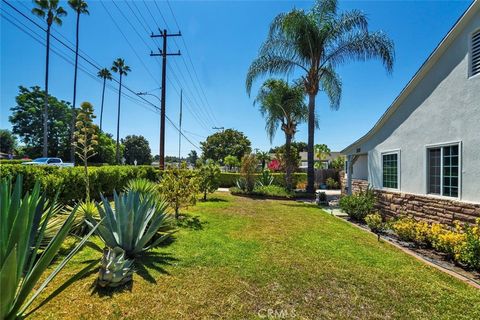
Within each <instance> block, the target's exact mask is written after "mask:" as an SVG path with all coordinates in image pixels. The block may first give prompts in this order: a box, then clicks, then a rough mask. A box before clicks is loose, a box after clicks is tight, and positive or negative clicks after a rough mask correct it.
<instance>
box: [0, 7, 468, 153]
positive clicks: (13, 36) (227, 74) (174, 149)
mask: <svg viewBox="0 0 480 320" xmlns="http://www.w3.org/2000/svg"><path fill="white" fill-rule="evenodd" d="M88 2H89V9H90V15H89V16H82V17H81V22H80V24H81V31H80V48H81V50H82V51H83V52H85V53H86V54H88V56H90V57H91V58H93V59H94V60H95V61H96V62H97V63H99V64H101V65H102V66H105V67H109V66H111V63H112V61H113V60H114V59H115V58H117V57H122V58H124V59H125V60H126V63H127V64H128V65H129V66H130V67H131V68H132V72H131V73H130V74H129V75H128V77H126V79H125V84H126V85H127V86H128V87H130V88H132V89H133V90H135V91H150V90H152V91H151V92H152V93H154V94H157V95H159V94H160V92H159V90H158V89H157V90H155V89H156V88H159V86H160V85H159V83H160V72H161V68H160V64H159V62H160V60H159V59H158V58H153V57H150V56H149V53H150V50H151V49H154V48H155V47H158V46H159V45H158V44H157V42H154V41H153V40H152V39H151V38H150V37H149V34H148V33H149V32H150V30H156V29H157V26H159V27H161V28H164V27H165V22H164V20H163V18H162V16H161V14H162V15H163V17H164V19H165V21H166V24H167V29H168V30H169V31H171V32H176V31H177V29H178V28H177V26H176V23H175V20H174V18H173V16H172V13H171V11H170V9H169V7H168V3H167V2H164V1H158V2H157V5H155V3H154V2H153V1H146V2H144V1H129V2H128V5H127V3H126V2H122V1H115V2H114V1H104V2H100V1H88ZM132 2H134V3H132ZM312 3H313V2H312V1H296V2H295V1H264V2H258V1H181V2H180V1H171V2H170V4H171V7H172V9H173V12H174V14H175V17H176V20H177V21H178V24H179V26H180V29H181V31H182V33H183V38H184V40H185V43H186V45H187V48H188V52H189V55H188V54H187V51H186V49H185V47H184V43H183V40H181V39H179V38H177V39H176V43H175V42H174V41H170V50H171V51H176V50H177V49H180V50H181V51H182V53H183V57H170V58H169V65H170V67H169V68H168V72H167V77H168V81H167V115H168V116H169V117H170V118H171V119H172V120H173V121H174V122H175V123H177V122H178V113H179V112H178V111H179V94H178V91H177V90H179V88H180V86H181V87H183V90H184V93H185V95H184V102H185V103H184V120H183V128H184V129H185V130H186V131H185V134H186V135H187V136H188V137H189V138H190V139H191V141H192V142H193V143H194V144H196V145H199V141H202V140H204V139H205V137H206V136H208V135H209V134H211V133H213V130H212V129H211V127H212V126H223V127H225V128H235V129H237V130H240V131H242V132H244V133H245V134H246V135H247V136H248V138H249V139H250V140H251V141H252V147H253V148H259V149H261V150H268V149H269V148H270V146H271V144H270V142H269V140H268V138H267V136H266V134H265V129H264V120H263V119H262V117H261V115H260V113H259V112H258V110H257V109H256V108H255V107H254V106H253V105H252V98H249V97H248V96H247V94H246V92H245V75H246V72H247V69H248V67H249V64H250V62H251V61H252V59H253V58H254V57H255V56H256V54H257V51H258V48H259V47H260V45H261V43H262V41H263V40H264V39H265V37H266V34H267V30H268V27H269V24H270V22H271V20H272V19H273V17H274V16H275V15H277V14H278V13H280V12H285V11H288V10H290V9H292V8H293V7H297V8H308V7H310V6H311V5H312ZM13 4H14V5H15V6H16V7H17V8H18V9H20V10H21V11H23V12H25V13H26V14H28V15H30V16H32V15H31V14H30V12H29V11H30V8H31V7H32V2H31V1H21V2H19V1H15V2H13ZM469 4H470V2H469V1H424V2H419V1H343V2H341V9H342V10H350V9H360V10H362V11H364V12H365V13H366V14H367V15H368V17H369V21H370V29H371V30H383V31H385V32H386V33H387V34H388V35H389V36H390V37H391V38H392V39H393V41H394V42H395V49H396V62H395V66H394V72H393V75H390V76H388V75H387V74H386V73H385V71H384V69H383V68H382V66H381V64H380V63H379V62H377V61H372V62H366V63H362V62H358V63H351V64H348V65H346V66H343V67H341V68H339V70H338V72H339V73H340V75H341V77H342V80H343V98H342V102H341V107H340V110H338V111H331V110H330V109H329V107H328V102H327V100H326V99H325V98H324V97H323V96H322V94H320V95H319V97H318V98H317V106H318V108H317V113H318V116H319V119H320V129H319V130H317V132H316V135H315V142H316V143H326V144H327V145H328V146H329V147H330V148H331V149H332V150H340V149H342V148H343V147H345V146H347V145H348V144H349V143H351V142H353V141H354V140H356V139H357V138H359V137H360V136H361V135H363V134H364V133H365V132H367V131H368V130H369V129H370V128H371V127H372V126H373V124H374V123H375V122H376V121H377V120H378V118H379V117H380V116H381V115H382V113H383V112H384V111H385V109H386V108H387V107H388V106H389V105H390V103H391V102H392V101H393V99H394V98H395V97H396V96H397V95H398V93H399V92H400V91H401V89H402V88H403V87H404V86H405V84H406V83H407V82H408V80H409V79H410V78H411V77H412V75H413V74H414V73H415V72H416V70H417V69H418V68H419V67H420V65H421V64H422V63H423V61H424V60H425V59H426V58H427V57H428V55H429V54H430V53H431V51H432V50H433V49H434V48H435V47H436V45H437V44H438V42H439V41H440V40H441V39H442V38H443V36H444V35H445V34H446V33H447V32H448V30H449V29H450V28H451V27H452V25H453V24H454V23H455V21H456V20H457V19H458V18H459V17H460V15H461V14H462V13H463V12H464V10H465V9H466V8H467V7H468V6H469ZM61 5H63V6H64V7H66V8H67V10H68V12H69V15H68V16H67V17H65V18H64V23H63V26H62V27H58V26H55V27H54V32H53V33H54V34H56V35H59V33H60V34H61V35H62V36H64V37H66V38H67V39H68V40H69V41H71V42H72V43H73V42H74V31H75V15H74V13H73V12H72V11H71V9H70V8H68V5H67V3H66V1H61ZM157 6H158V8H157ZM119 9H120V10H121V11H120V10H119ZM107 10H108V13H109V14H110V15H111V16H112V17H113V19H114V20H115V22H116V23H117V24H118V27H119V28H120V30H121V32H123V34H124V35H125V36H126V37H127V38H128V39H129V41H130V45H131V46H133V48H134V49H135V51H134V50H132V48H131V47H130V45H129V44H128V43H127V41H126V40H125V38H124V37H123V35H122V33H121V32H120V31H119V29H118V28H117V26H116V25H115V24H114V22H113V21H112V18H111V17H110V16H109V14H108V13H107ZM121 12H122V13H123V15H124V16H122V13H121ZM133 12H135V14H136V15H137V17H138V19H139V21H140V22H139V21H138V20H137V19H136V17H135V15H134V13H133ZM160 13H161V14H160ZM1 14H2V17H1V19H0V21H1V25H0V28H1V33H0V34H1V56H0V60H1V61H0V68H1V70H0V72H1V78H0V81H1V82H0V87H1V91H0V93H1V98H0V103H1V106H0V127H1V128H10V127H11V126H10V123H9V122H8V116H9V114H10V107H12V106H13V105H14V103H15V100H14V99H15V96H16V94H17V92H18V89H17V87H18V86H19V85H24V86H33V85H39V86H41V87H43V84H44V69H45V67H44V61H45V47H44V46H43V45H42V44H40V43H38V42H36V41H35V40H34V39H32V38H31V37H30V36H28V35H27V34H25V33H24V32H22V31H21V30H19V29H18V28H17V27H15V26H13V25H12V24H10V23H9V22H8V21H7V20H6V19H5V17H7V18H9V19H10V20H13V21H15V20H14V18H16V19H19V21H20V22H21V23H23V24H25V25H26V26H27V27H28V28H31V29H32V30H34V31H35V32H36V33H38V35H36V37H37V38H39V37H41V38H40V39H44V34H42V31H41V30H40V29H38V28H37V27H35V26H34V25H33V24H32V23H30V22H28V21H27V20H25V19H24V18H22V17H21V16H20V15H19V14H17V13H15V12H14V11H13V10H12V9H10V8H8V7H7V6H6V5H5V4H4V3H3V2H2V3H1ZM13 17H14V18H13ZM32 17H33V16H32ZM125 17H126V18H127V19H125ZM33 19H35V21H37V22H40V23H42V22H41V21H40V20H38V18H36V17H33ZM17 23H18V22H17ZM131 24H132V25H133V26H134V27H135V30H136V31H135V30H134V28H132V26H131ZM145 29H146V30H145ZM60 37H61V36H60ZM52 41H53V42H52V44H53V48H55V49H57V50H58V51H60V52H62V54H63V55H65V56H66V57H67V58H68V59H70V60H71V61H73V58H74V55H73V54H72V53H71V52H68V51H67V49H65V48H64V47H62V46H61V45H59V44H58V43H57V42H56V41H55V40H52ZM137 54H138V56H139V57H140V59H139V58H138V57H137ZM183 59H185V60H183ZM190 59H191V61H192V62H193V65H194V66H195V70H196V75H195V72H194V71H193V68H192V66H191V65H190ZM80 66H82V67H83V68H85V69H87V70H88V71H89V72H91V73H94V74H95V73H96V71H95V70H94V69H93V68H92V67H91V66H89V65H87V64H86V63H85V62H84V61H82V60H80ZM186 66H188V70H189V71H190V73H189V72H188V71H187V68H186ZM50 72H51V76H50V93H51V94H52V95H54V96H56V97H58V98H60V99H64V100H67V101H71V99H72V91H73V89H72V87H73V85H72V83H73V66H72V65H71V64H69V63H68V62H66V61H65V60H63V59H62V58H60V57H58V56H57V55H55V54H52V55H51V66H50ZM196 76H198V79H199V82H197V81H196ZM191 79H193V80H195V81H193V82H192V81H191ZM179 83H180V84H181V85H179ZM259 84H260V82H258V83H256V86H255V87H254V88H253V93H256V91H257V90H258V85H259ZM112 85H114V86H115V83H112ZM101 89H102V88H101V83H100V82H99V81H98V80H95V79H92V78H91V77H90V76H89V75H87V74H86V73H84V72H82V71H79V82H78V93H77V95H78V96H77V100H78V101H80V102H81V101H90V102H91V103H93V105H94V106H95V108H96V110H97V112H99V109H100V100H101ZM115 90H116V89H115ZM203 92H204V93H205V96H206V99H205V97H204V95H203ZM148 99H149V100H150V101H151V102H152V103H155V104H157V105H158V100H157V99H155V98H154V97H148ZM206 101H208V104H207V102H206ZM116 105H117V94H116V92H115V91H114V90H110V89H107V91H106V100H105V113H104V119H105V122H104V128H105V131H107V132H110V133H114V132H115V128H116ZM212 114H213V115H212ZM97 120H98V118H97ZM158 132H159V116H158V114H156V113H155V112H153V111H152V110H151V108H150V107H148V106H146V105H144V104H142V103H138V102H135V101H131V100H129V99H126V98H122V115H121V128H120V134H121V136H122V137H124V136H126V135H129V134H141V135H143V136H145V137H146V138H147V139H148V140H149V141H150V146H151V148H152V153H153V154H158V141H159V137H158V135H159V134H158ZM306 139H307V134H306V125H302V126H301V127H300V128H299V132H298V134H297V136H296V140H297V141H306ZM283 141H284V137H283V135H282V132H281V131H279V132H278V133H277V136H276V137H275V139H274V141H273V145H280V144H282V143H283ZM191 149H194V148H193V147H192V146H191V145H189V143H188V142H186V141H183V143H182V155H186V154H187V153H188V152H189V151H190V150H191ZM166 153H167V154H168V155H176V154H177V153H178V133H177V132H176V131H175V129H173V127H172V126H171V125H169V124H168V125H167V130H166Z"/></svg>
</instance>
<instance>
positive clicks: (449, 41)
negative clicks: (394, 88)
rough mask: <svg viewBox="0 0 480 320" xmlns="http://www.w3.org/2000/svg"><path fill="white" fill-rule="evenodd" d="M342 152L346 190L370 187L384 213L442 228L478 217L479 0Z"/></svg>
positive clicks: (479, 177) (479, 215)
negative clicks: (432, 222) (369, 126)
mask: <svg viewBox="0 0 480 320" xmlns="http://www.w3.org/2000/svg"><path fill="white" fill-rule="evenodd" d="M342 153H343V154H345V155H347V166H346V168H347V169H346V174H345V180H346V181H345V188H344V191H345V192H346V193H352V192H355V191H356V190H358V188H361V187H363V188H364V187H365V186H366V185H368V184H369V185H370V186H372V187H373V188H374V189H375V190H376V194H377V196H378V200H379V201H378V203H379V204H378V206H379V209H380V210H382V211H383V212H385V213H386V214H391V215H398V214H411V215H414V216H417V217H419V218H424V219H427V220H436V221H441V222H444V223H451V222H452V221H453V220H462V221H468V222H473V221H474V220H475V218H476V217H480V0H476V1H474V2H473V3H472V4H471V5H470V7H469V8H468V9H467V11H466V12H465V13H464V14H463V15H462V17H460V19H459V20H458V21H457V22H456V24H455V25H454V26H453V28H452V29H451V30H450V31H449V32H448V34H447V35H446V36H445V37H444V38H443V40H442V41H441V42H440V44H439V45H438V46H437V47H436V49H435V50H434V51H433V52H432V53H431V55H430V56H429V57H428V59H427V60H426V61H425V62H424V63H423V65H422V66H421V67H420V69H419V70H418V71H417V72H416V73H415V75H414V76H413V78H412V79H411V80H410V82H408V83H407V85H406V86H405V87H404V89H403V90H402V92H400V94H399V95H398V96H397V98H396V99H395V100H394V101H393V103H392V104H391V105H390V107H388V109H387V110H386V112H385V113H384V114H383V115H382V116H381V118H380V119H379V120H378V122H377V123H376V124H375V125H374V127H373V128H372V129H371V130H370V131H369V132H368V133H367V134H365V135H364V136H363V137H361V138H360V139H358V140H357V141H355V142H354V143H352V144H351V145H349V146H348V147H346V148H345V149H344V150H342Z"/></svg>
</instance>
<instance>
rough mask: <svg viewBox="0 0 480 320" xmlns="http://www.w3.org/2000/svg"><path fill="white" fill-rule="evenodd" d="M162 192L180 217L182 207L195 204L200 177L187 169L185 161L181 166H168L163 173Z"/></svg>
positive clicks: (176, 216)
mask: <svg viewBox="0 0 480 320" xmlns="http://www.w3.org/2000/svg"><path fill="white" fill-rule="evenodd" d="M160 192H161V193H162V196H163V198H164V199H165V201H166V202H167V203H168V205H169V206H170V207H171V208H172V209H173V210H174V211H175V218H176V219H178V218H179V211H180V209H181V208H184V207H188V206H189V205H194V204H195V203H196V201H197V193H198V178H197V177H196V176H195V175H194V174H193V171H190V170H188V169H187V164H186V163H185V162H183V163H182V164H181V166H180V168H177V167H168V168H167V169H166V170H165V171H164V172H163V175H162V180H161V182H160Z"/></svg>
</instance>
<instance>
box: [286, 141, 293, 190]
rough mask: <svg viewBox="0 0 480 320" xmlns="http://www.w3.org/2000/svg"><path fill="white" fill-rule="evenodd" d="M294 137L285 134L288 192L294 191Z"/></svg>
mask: <svg viewBox="0 0 480 320" xmlns="http://www.w3.org/2000/svg"><path fill="white" fill-rule="evenodd" d="M291 145H292V135H291V134H288V133H285V155H286V157H285V166H286V168H285V185H286V187H287V190H288V191H290V190H292V167H293V166H292V155H291V153H292V151H291V150H292V148H291Z"/></svg>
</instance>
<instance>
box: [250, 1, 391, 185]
mask: <svg viewBox="0 0 480 320" xmlns="http://www.w3.org/2000/svg"><path fill="white" fill-rule="evenodd" d="M367 59H379V60H381V61H382V63H383V65H384V66H385V68H386V69H387V71H388V72H391V71H392V69H393V61H394V46H393V42H392V41H391V40H390V39H389V38H388V37H387V36H386V35H385V34H384V33H382V32H369V30H368V21H367V18H366V16H365V15H364V14H363V13H362V12H360V11H358V10H352V11H348V12H343V13H338V5H337V0H317V2H316V3H315V5H314V7H313V8H312V9H311V10H309V11H305V10H297V9H294V10H292V11H290V12H288V13H281V14H279V15H278V16H277V17H276V18H275V19H274V20H273V22H272V24H271V26H270V31H269V34H268V36H267V39H266V41H265V42H264V43H263V44H262V46H261V48H260V52H259V56H258V57H257V58H256V59H255V60H254V61H253V62H252V64H251V65H250V68H249V70H248V73H247V78H246V88H247V93H248V94H250V92H251V88H252V84H253V81H254V80H255V79H257V78H258V77H260V76H263V75H267V74H290V73H292V72H293V71H295V70H299V71H301V72H302V73H303V76H302V77H301V80H302V83H303V87H304V90H305V93H306V94H308V184H307V191H308V192H310V193H313V192H314V167H313V165H314V133H315V98H316V96H317V94H318V92H319V91H320V90H321V91H324V92H325V93H326V94H327V96H328V98H329V100H330V107H331V108H332V109H334V110H335V109H338V108H339V105H340V98H341V93H342V84H341V80H340V78H339V76H338V74H337V73H336V72H335V69H336V68H337V67H338V66H339V65H341V64H343V63H345V62H349V61H355V60H360V61H365V60H367Z"/></svg>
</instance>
